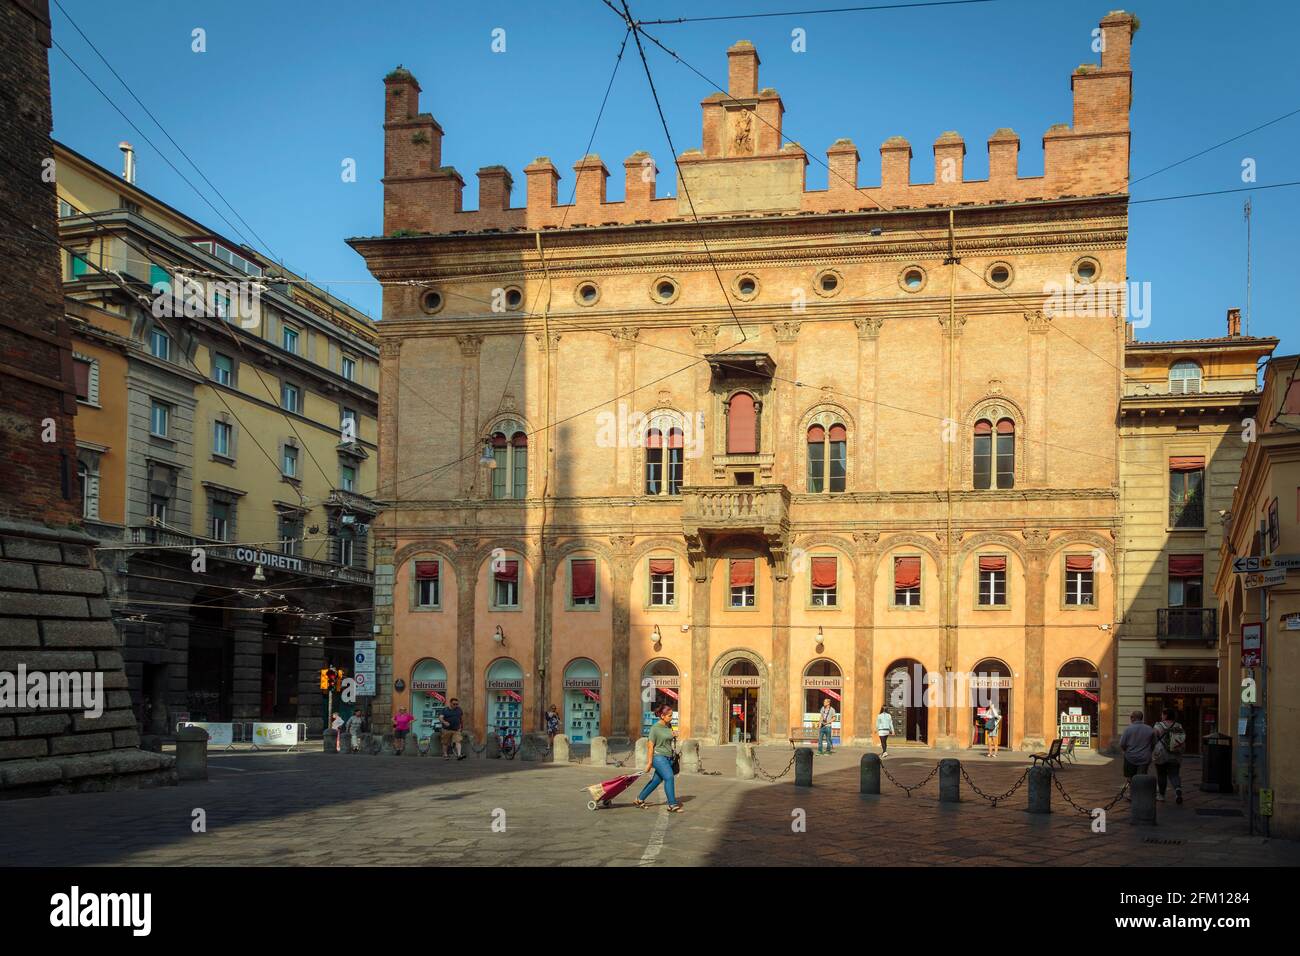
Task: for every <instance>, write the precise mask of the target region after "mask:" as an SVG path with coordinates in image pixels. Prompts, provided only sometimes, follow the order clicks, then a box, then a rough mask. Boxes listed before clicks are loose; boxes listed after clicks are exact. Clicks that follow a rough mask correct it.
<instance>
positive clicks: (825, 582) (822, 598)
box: [809, 557, 839, 607]
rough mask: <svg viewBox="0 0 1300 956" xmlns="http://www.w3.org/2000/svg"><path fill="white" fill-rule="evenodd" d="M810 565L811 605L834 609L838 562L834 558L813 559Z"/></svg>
mask: <svg viewBox="0 0 1300 956" xmlns="http://www.w3.org/2000/svg"><path fill="white" fill-rule="evenodd" d="M810 563H811V574H810V575H809V577H810V578H811V585H812V596H811V598H812V603H813V606H814V607H835V605H836V603H837V598H836V588H837V585H838V581H837V576H838V571H839V561H838V559H836V558H834V557H827V558H813V559H812V561H811V562H810Z"/></svg>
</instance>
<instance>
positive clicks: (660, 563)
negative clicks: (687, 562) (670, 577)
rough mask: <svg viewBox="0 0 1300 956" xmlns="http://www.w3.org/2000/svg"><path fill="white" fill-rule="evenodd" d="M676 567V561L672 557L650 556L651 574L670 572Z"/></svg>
mask: <svg viewBox="0 0 1300 956" xmlns="http://www.w3.org/2000/svg"><path fill="white" fill-rule="evenodd" d="M675 567H676V562H675V561H674V560H673V559H672V558H651V559H650V573H651V574H672V573H673V570H674V569H675Z"/></svg>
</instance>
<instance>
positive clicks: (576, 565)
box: [569, 558, 596, 600]
mask: <svg viewBox="0 0 1300 956" xmlns="http://www.w3.org/2000/svg"><path fill="white" fill-rule="evenodd" d="M569 569H570V572H569V573H570V574H571V575H572V576H573V598H574V600H577V599H578V598H594V597H595V596H596V561H595V559H593V558H577V559H575V560H573V561H572V562H570V564H569Z"/></svg>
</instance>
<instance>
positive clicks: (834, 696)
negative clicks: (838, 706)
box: [817, 687, 844, 701]
mask: <svg viewBox="0 0 1300 956" xmlns="http://www.w3.org/2000/svg"><path fill="white" fill-rule="evenodd" d="M817 690H818V691H820V692H821V693H823V694H825V695H826V696H827V697H829V698H831V699H832V700H839V701H842V700H844V698H843V697H842V696H841V695H840V692H839V691H836V690H831V689H830V688H829V687H818V688H817Z"/></svg>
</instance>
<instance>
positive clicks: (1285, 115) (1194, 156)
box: [1128, 108, 1300, 202]
mask: <svg viewBox="0 0 1300 956" xmlns="http://www.w3.org/2000/svg"><path fill="white" fill-rule="evenodd" d="M1297 113H1300V108H1296V109H1293V110H1291V112H1289V113H1283V114H1282V115H1281V116H1277V117H1274V118H1273V119H1271V120H1269V121H1268V122H1266V123H1260V124H1259V125H1258V126H1256V127H1253V128H1252V129H1248V130H1246V131H1245V132H1244V133H1238V134H1237V135H1236V136H1230V137H1228V138H1227V139H1225V140H1223V141H1222V142H1220V143H1215V144H1214V145H1213V146H1207V147H1206V148H1205V149H1203V150H1201V151H1200V152H1197V153H1193V154H1192V155H1190V156H1187V157H1184V158H1183V159H1180V160H1178V162H1176V163H1170V164H1169V165H1168V166H1161V167H1160V168H1159V169H1157V170H1154V171H1153V172H1149V173H1146V174H1145V175H1142V176H1139V177H1138V178H1137V179H1130V180H1129V181H1128V184H1129V186H1130V188H1131V187H1132V186H1133V184H1134V183H1140V182H1142V181H1143V180H1145V179H1150V178H1151V177H1152V176H1159V175H1160V174H1161V173H1163V172H1167V171H1169V170H1171V169H1173V168H1174V167H1175V166H1181V165H1182V164H1183V163H1189V162H1191V161H1192V160H1193V159H1198V158H1200V157H1201V156H1204V155H1205V154H1206V153H1212V152H1214V150H1216V149H1218V148H1219V147H1220V146H1227V145H1228V144H1229V143H1234V142H1236V141H1237V140H1239V139H1241V138H1242V137H1244V136H1249V135H1250V134H1251V133H1258V132H1259V131H1260V130H1262V129H1265V128H1267V127H1269V126H1272V125H1273V124H1275V123H1280V122H1282V120H1284V119H1289V118H1291V117H1292V116H1295V115H1296V114H1297ZM1130 201H1132V200H1130ZM1138 201H1140V202H1151V201H1152V200H1149V199H1145V200H1138Z"/></svg>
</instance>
